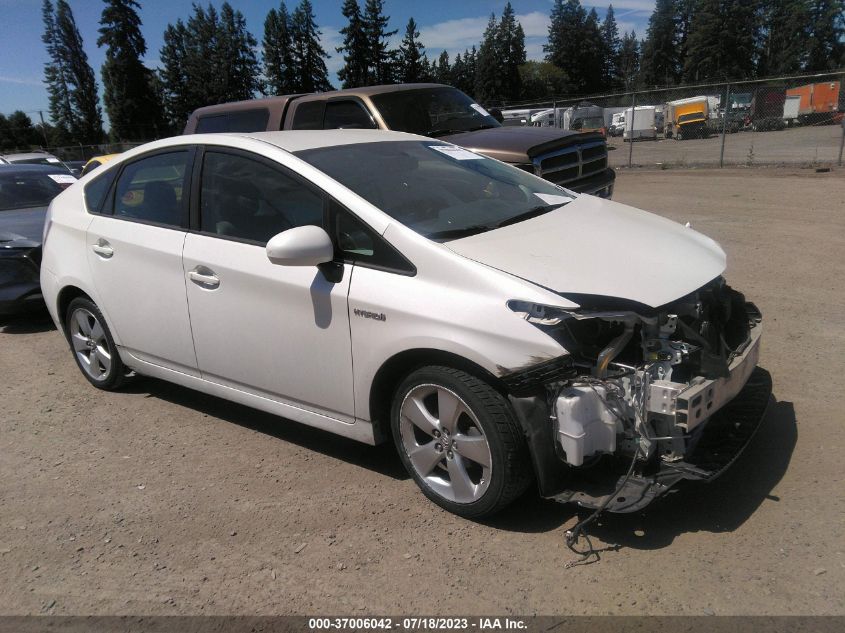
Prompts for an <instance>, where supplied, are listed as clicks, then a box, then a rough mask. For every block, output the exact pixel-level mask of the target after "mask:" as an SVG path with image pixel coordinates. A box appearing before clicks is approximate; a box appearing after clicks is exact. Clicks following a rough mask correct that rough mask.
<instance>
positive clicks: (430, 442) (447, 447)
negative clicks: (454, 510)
mask: <svg viewBox="0 0 845 633" xmlns="http://www.w3.org/2000/svg"><path fill="white" fill-rule="evenodd" d="M399 433H400V436H401V440H402V446H403V448H404V449H405V453H406V455H407V456H408V460H409V461H410V463H411V466H412V467H413V469H414V471H415V472H416V474H417V475H418V476H419V478H420V479H421V480H422V481H423V483H424V484H425V485H426V486H428V487H429V488H430V489H431V490H432V491H434V492H436V493H437V494H438V495H440V496H442V497H444V498H445V499H448V500H450V501H454V502H456V503H472V502H474V501H477V500H478V499H480V498H481V497H482V496H483V495H484V493H485V492H486V491H487V488H488V487H489V486H490V474H491V469H492V462H493V459H492V455H491V453H490V445H489V443H488V441H487V437H486V436H485V435H484V431H483V429H482V428H481V425H480V424H479V422H478V418H477V417H476V416H475V414H474V413H473V412H472V410H471V409H470V408H469V407H468V406H467V404H466V403H465V402H464V401H463V400H461V398H460V397H459V396H458V395H457V394H456V393H454V392H453V391H450V390H449V389H446V388H445V387H442V386H440V385H428V384H426V385H418V386H416V387H414V388H413V389H411V390H410V391H409V392H408V393H407V395H406V396H405V399H404V400H403V401H402V406H401V408H400V410H399Z"/></svg>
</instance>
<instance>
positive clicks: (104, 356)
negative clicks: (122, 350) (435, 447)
mask: <svg viewBox="0 0 845 633" xmlns="http://www.w3.org/2000/svg"><path fill="white" fill-rule="evenodd" d="M65 331H66V332H67V339H68V343H69V344H70V351H71V353H72V354H73V359H74V360H75V361H76V366H77V367H79V371H81V372H82V375H83V376H85V378H86V380H88V382H90V383H91V384H92V385H94V386H95V387H96V388H97V389H103V390H104V391H114V390H115V389H119V388H120V387H121V386H122V385H123V384H124V383H125V382H126V367H125V366H124V364H123V361H121V360H120V354H119V353H118V351H117V345H115V342H114V338H113V337H112V335H111V331H110V330H109V326H108V325H107V324H106V320H105V318H103V314H102V312H100V310H99V308H97V305H96V304H95V303H94V302H93V301H91V300H90V299H87V298H84V297H77V298H76V299H74V300H73V301H71V302H70V305H69V306H68V308H67V312H66V313H65Z"/></svg>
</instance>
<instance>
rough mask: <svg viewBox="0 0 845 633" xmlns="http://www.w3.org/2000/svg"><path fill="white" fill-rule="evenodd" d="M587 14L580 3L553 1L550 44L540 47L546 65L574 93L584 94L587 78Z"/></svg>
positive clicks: (566, 0)
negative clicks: (558, 72)
mask: <svg viewBox="0 0 845 633" xmlns="http://www.w3.org/2000/svg"><path fill="white" fill-rule="evenodd" d="M586 22H587V12H586V11H585V10H584V7H582V6H581V2H580V0H555V3H554V6H553V7H552V12H551V21H550V24H549V41H548V44H545V45H544V46H543V52H545V53H546V61H549V62H551V63H552V64H554V65H555V66H557V67H558V68H560V69H561V70H563V72H564V73H565V74H566V76H567V77H568V79H569V83H570V86H571V88H572V89H573V90H575V91H576V92H584V91H585V89H586V87H587V85H588V83H589V77H588V76H587V73H586V71H585V69H584V66H583V61H584V55H585V50H586V46H587V44H586V37H585V32H586V31H585V26H586Z"/></svg>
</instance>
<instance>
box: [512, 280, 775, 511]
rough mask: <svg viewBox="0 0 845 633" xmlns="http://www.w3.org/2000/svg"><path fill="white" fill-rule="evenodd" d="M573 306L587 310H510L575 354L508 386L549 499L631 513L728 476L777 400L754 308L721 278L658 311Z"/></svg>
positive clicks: (515, 375) (617, 304)
mask: <svg viewBox="0 0 845 633" xmlns="http://www.w3.org/2000/svg"><path fill="white" fill-rule="evenodd" d="M567 298H568V299H571V300H573V301H575V302H576V303H578V304H579V305H580V306H581V307H580V309H578V310H564V309H559V308H550V307H548V306H538V305H535V304H528V303H525V302H519V301H512V302H510V303H509V307H510V308H511V309H512V310H513V311H514V312H517V313H519V314H520V315H522V316H523V318H525V319H526V320H528V321H529V322H531V323H532V324H534V325H535V326H536V327H538V328H540V329H542V330H543V331H544V332H546V333H547V334H548V335H549V336H551V337H553V338H555V340H557V341H558V342H559V343H560V344H561V345H562V346H563V347H564V348H565V349H566V350H567V351H568V352H569V353H568V354H567V355H565V356H562V357H559V358H555V359H552V360H549V361H545V362H542V363H538V364H534V365H532V366H530V367H525V368H521V369H519V370H517V371H510V372H503V375H502V377H501V378H502V381H503V382H504V384H505V385H506V387H507V388H508V390H509V392H510V394H511V396H510V397H511V401H512V403H513V405H514V407H515V409H516V411H517V414H518V416H519V418H520V422H521V424H522V425H523V428H524V430H525V433H526V437H527V439H528V443H529V447H530V449H531V453H532V458H533V460H534V466H535V471H536V473H537V478H538V481H539V485H540V492H541V494H542V495H543V496H545V497H549V498H553V499H555V500H558V501H561V502H569V501H572V502H577V503H579V504H580V505H583V506H586V507H593V508H599V507H601V508H603V509H606V510H609V511H611V512H634V511H636V510H639V509H641V508H643V507H644V506H646V505H647V504H648V503H650V502H651V501H652V500H653V499H654V498H656V497H658V496H660V495H662V494H664V493H665V492H667V491H668V490H669V489H670V488H671V487H672V486H673V485H674V484H676V483H678V482H679V481H681V480H682V479H692V480H705V481H707V480H712V479H714V478H715V477H717V476H718V475H719V474H721V472H722V471H724V470H725V469H726V468H727V467H728V466H729V465H730V464H731V463H732V462H733V460H734V459H735V458H736V457H737V456H738V455H739V453H740V452H741V451H742V449H743V448H745V446H746V445H747V443H748V442H749V441H750V439H751V437H752V436H753V434H754V432H755V431H756V429H757V427H758V425H759V423H760V421H761V420H762V417H763V414H764V412H765V408H766V406H767V404H768V401H769V397H770V394H771V380H770V378H769V375H768V373H767V372H765V371H764V370H762V369H758V368H757V360H758V356H759V348H760V335H761V329H762V328H761V325H760V322H761V315H760V312H759V310H757V308H756V306H754V304H752V303H749V302H746V301H745V298H744V296H743V295H742V294H741V293H739V292H737V291H735V290H733V289H731V288H730V287H729V286H727V285H726V284H725V282H724V279H723V278H721V277H719V278H717V279H715V280H713V281H712V282H710V283H708V284H707V285H705V286H703V287H702V288H700V289H699V290H697V291H696V292H694V293H692V294H690V295H688V296H686V297H683V298H681V299H679V300H677V301H673V302H672V303H669V304H667V305H664V306H662V307H660V308H656V309H655V308H649V307H647V306H644V305H641V304H635V303H632V302H626V301H624V300H613V299H609V298H603V297H593V296H584V295H581V296H577V297H576V296H567Z"/></svg>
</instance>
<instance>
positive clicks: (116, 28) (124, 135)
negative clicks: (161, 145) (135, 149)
mask: <svg viewBox="0 0 845 633" xmlns="http://www.w3.org/2000/svg"><path fill="white" fill-rule="evenodd" d="M105 4H106V6H105V8H104V9H103V13H102V16H101V18H100V29H99V33H100V37H99V39H97V46H100V47H102V46H105V47H106V61H105V63H104V64H103V69H102V77H103V88H104V98H103V100H104V102H105V106H106V113H107V114H108V115H109V122H110V124H111V132H110V134H111V137H112V139H114V140H116V141H123V140H129V139H144V140H145V139H150V138H155V137H157V136H159V134H160V133H163V132H164V129H163V121H162V117H161V112H162V105H161V103H160V102H159V101H158V99H157V95H156V93H155V88H154V85H153V73H152V71H150V70H149V69H148V68H147V67H146V66H144V64H143V63H142V62H141V58H142V57H143V56H144V55H145V54H146V52H147V43H146V42H145V41H144V36H143V35H141V19H140V18H139V17H138V13H137V11H136V9H138V8H139V5H138V3H137V2H135V0H105Z"/></svg>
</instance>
